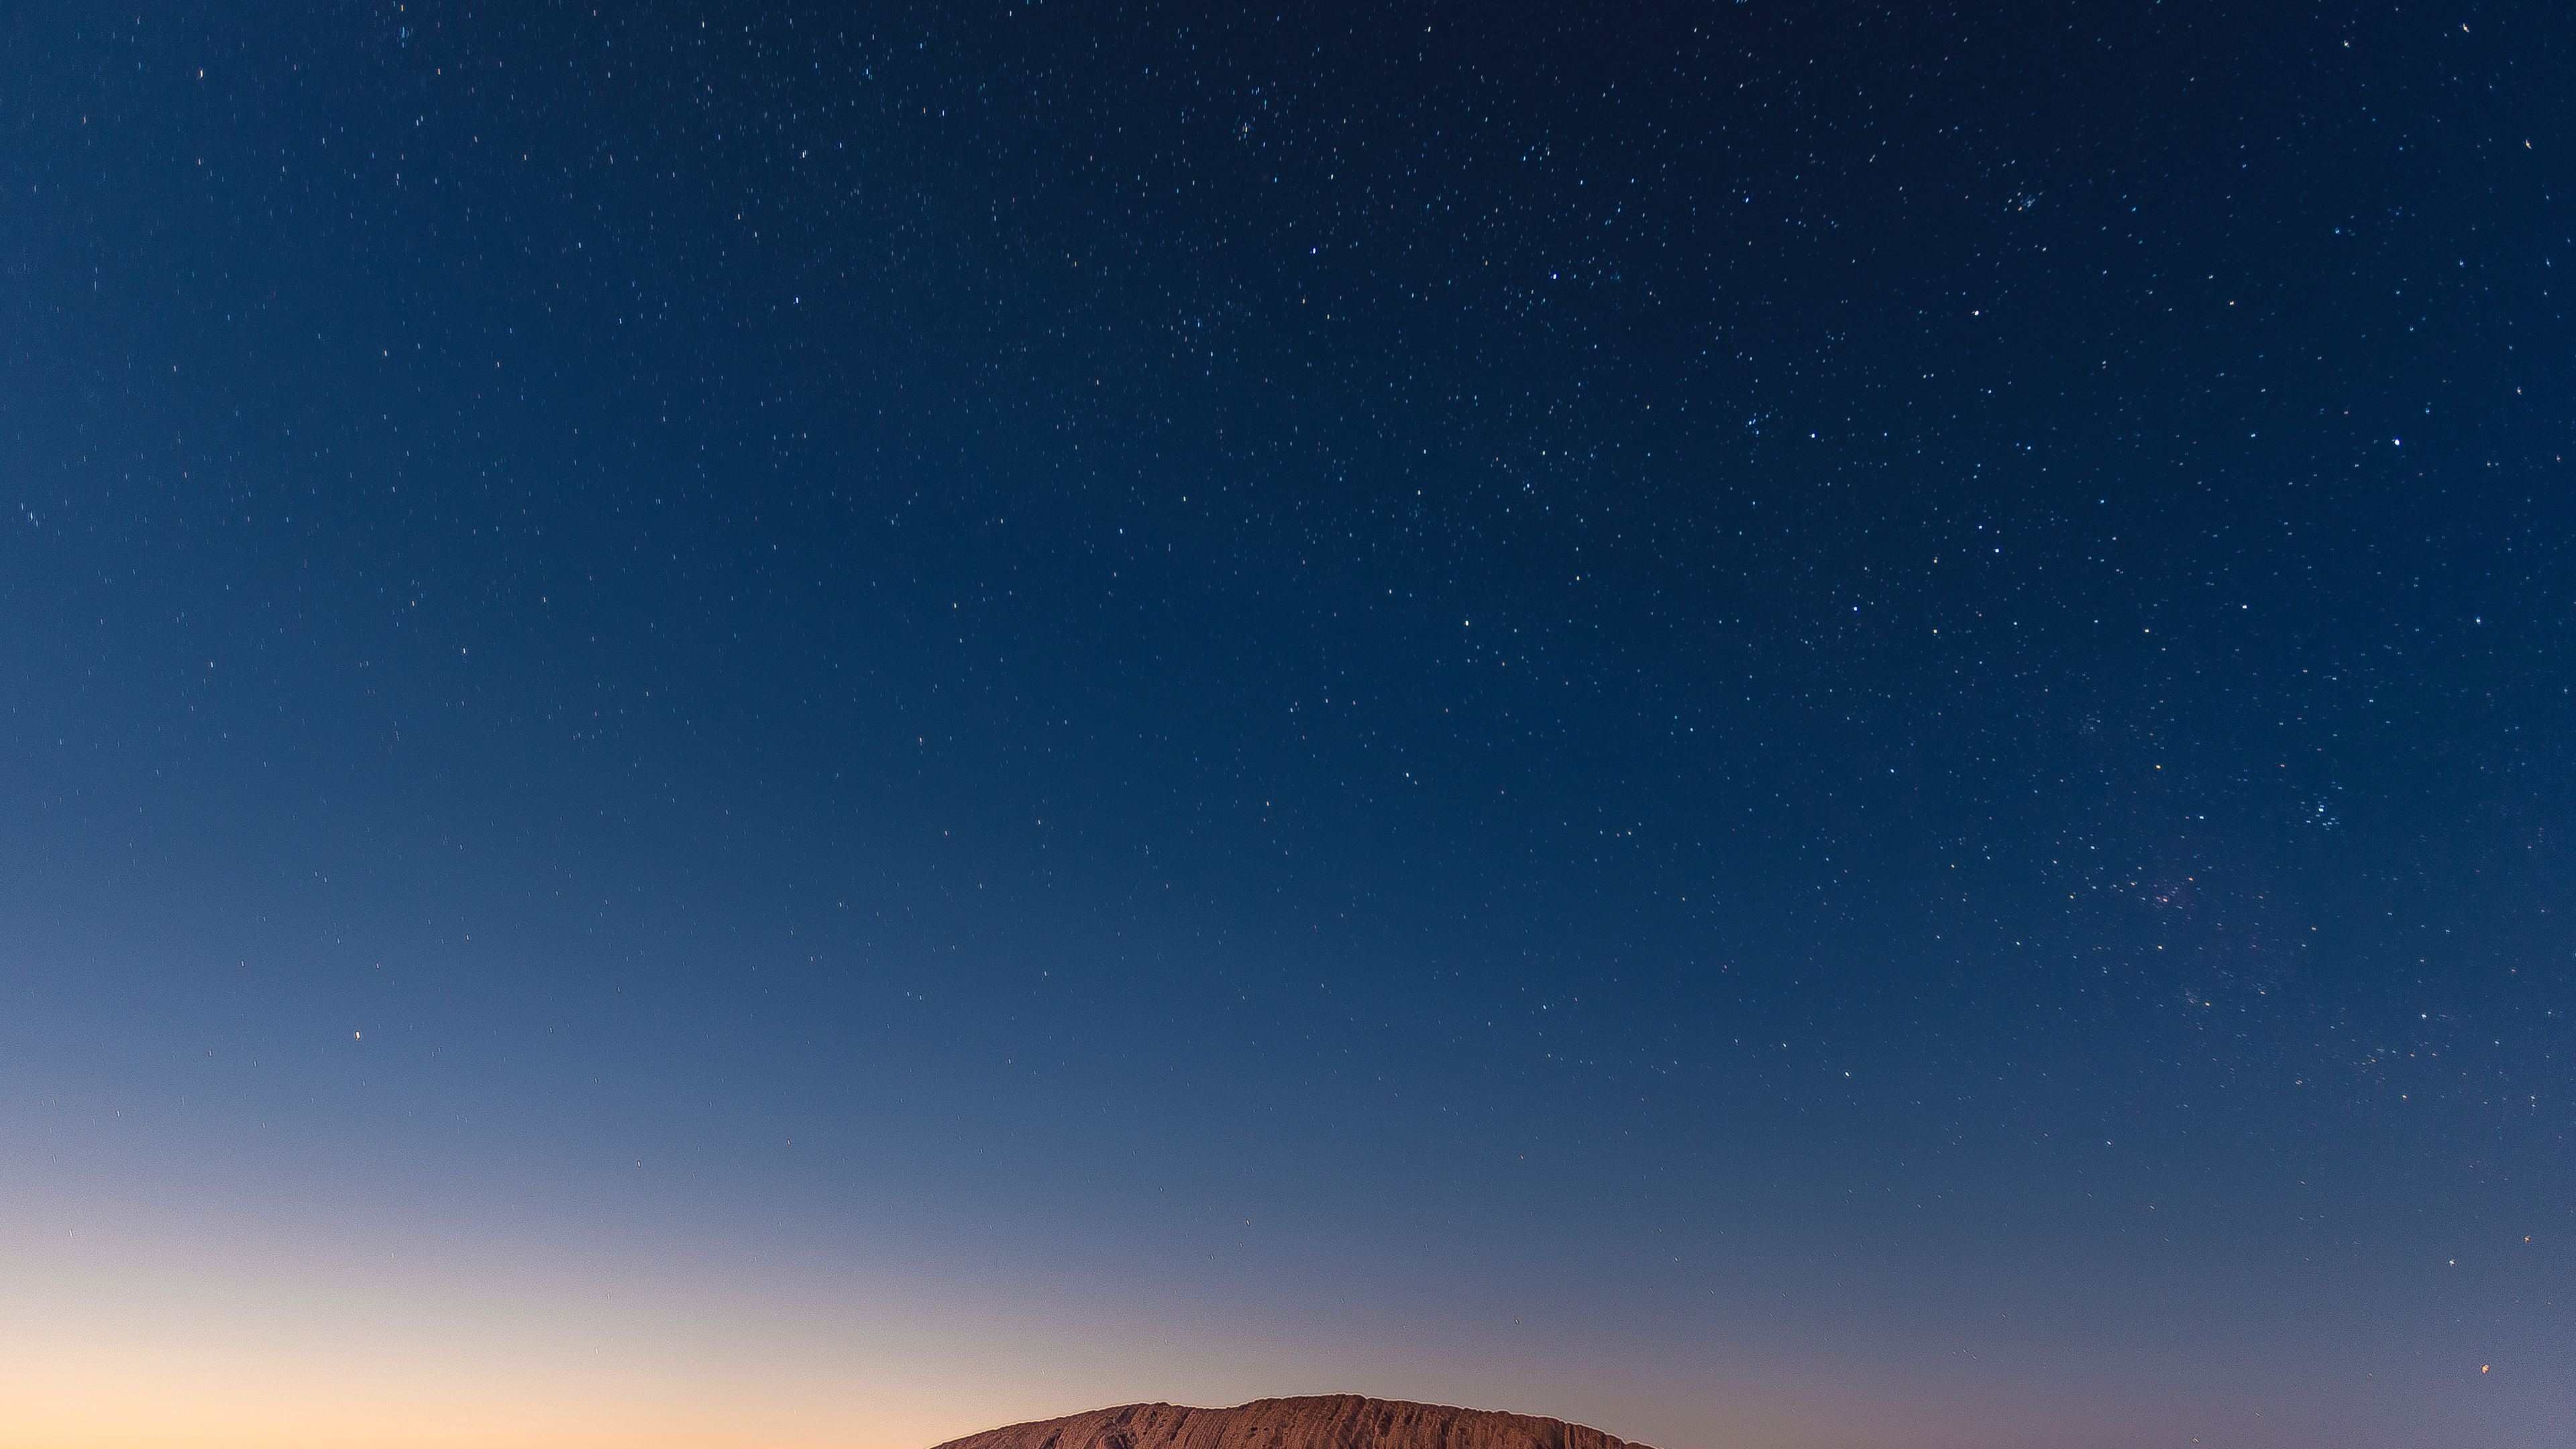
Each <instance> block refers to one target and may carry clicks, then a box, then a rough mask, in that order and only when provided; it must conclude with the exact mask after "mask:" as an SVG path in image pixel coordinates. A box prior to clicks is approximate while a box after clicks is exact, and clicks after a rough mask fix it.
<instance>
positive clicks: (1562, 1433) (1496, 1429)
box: [939, 1394, 1645, 1449]
mask: <svg viewBox="0 0 2576 1449" xmlns="http://www.w3.org/2000/svg"><path fill="white" fill-rule="evenodd" d="M939 1449H1645V1446H1644V1445H1637V1444H1630V1443H1628V1442H1627V1441H1626V1440H1624V1439H1613V1438H1611V1437H1610V1436H1609V1435H1607V1434H1604V1433H1602V1432H1601V1431H1600V1430H1598V1429H1587V1428H1585V1427H1584V1426H1582V1425H1581V1424H1568V1423H1565V1422H1564V1421H1562V1420H1559V1419H1537V1418H1531V1417H1529V1416H1527V1415H1523V1414H1498V1413H1492V1412H1488V1411H1486V1410H1482V1409H1446V1408H1442V1407H1440V1406H1439V1405H1436V1404H1407V1403H1399V1402H1396V1401H1394V1400H1390V1399H1363V1398H1360V1397H1358V1396H1357V1395H1354V1394H1333V1395H1327V1396H1318V1397H1315V1398H1303V1399H1258V1400H1255V1401H1254V1402H1252V1403H1249V1404H1245V1405H1243V1406H1242V1407H1241V1408H1235V1409H1189V1408H1183V1407H1181V1406H1179V1405H1177V1404H1129V1405H1126V1406H1125V1407H1123V1408H1116V1409H1094V1410H1092V1411H1091V1412H1090V1413H1088V1414H1074V1415H1071V1416H1068V1417H1066V1418H1062V1419H1045V1420H1041V1421H1039V1422H1037V1423H1034V1424H1014V1425H1012V1426H1011V1427H1010V1428H1007V1429H988V1430H986V1431H985V1432H983V1433H981V1434H969V1435H967V1436H966V1437H965V1438H963V1439H953V1440H950V1441H949V1442H948V1443H946V1444H942V1445H940V1446H939Z"/></svg>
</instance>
